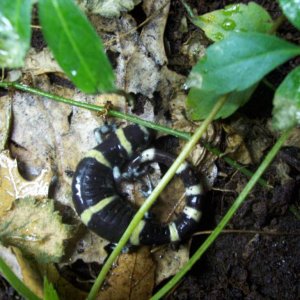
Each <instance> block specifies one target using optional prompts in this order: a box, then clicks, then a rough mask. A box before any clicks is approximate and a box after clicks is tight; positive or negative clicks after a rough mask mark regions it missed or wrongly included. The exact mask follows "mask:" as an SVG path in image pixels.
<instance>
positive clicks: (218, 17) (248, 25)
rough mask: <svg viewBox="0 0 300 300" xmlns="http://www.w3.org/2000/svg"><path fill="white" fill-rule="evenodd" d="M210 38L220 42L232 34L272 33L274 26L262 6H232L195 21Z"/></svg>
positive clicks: (253, 4)
mask: <svg viewBox="0 0 300 300" xmlns="http://www.w3.org/2000/svg"><path fill="white" fill-rule="evenodd" d="M193 21H194V23H195V25H197V26H199V27H200V28H201V29H202V30H203V31H204V32H205V34H206V36H207V37H208V38H210V39H211V40H213V41H220V40H222V39H223V38H224V37H226V36H228V34H229V33H230V32H261V33H267V32H270V30H271V29H272V26H273V21H272V18H271V17H270V15H269V13H268V12H267V11H266V10H265V9H264V8H263V7H261V6H260V5H258V4H256V3H254V2H250V3H249V4H248V5H245V4H232V5H228V6H226V7H225V8H224V9H220V10H215V11H213V12H210V13H207V14H205V15H202V16H199V17H198V18H196V19H194V20H193Z"/></svg>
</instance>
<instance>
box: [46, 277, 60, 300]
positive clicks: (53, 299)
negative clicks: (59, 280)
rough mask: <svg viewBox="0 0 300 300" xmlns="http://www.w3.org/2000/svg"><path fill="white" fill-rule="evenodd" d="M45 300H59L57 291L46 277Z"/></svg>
mask: <svg viewBox="0 0 300 300" xmlns="http://www.w3.org/2000/svg"><path fill="white" fill-rule="evenodd" d="M43 300H59V297H58V295H57V292H56V290H55V289H54V287H53V285H52V283H51V282H49V281H48V279H47V277H44V299H43Z"/></svg>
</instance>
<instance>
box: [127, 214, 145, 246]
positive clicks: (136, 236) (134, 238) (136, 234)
mask: <svg viewBox="0 0 300 300" xmlns="http://www.w3.org/2000/svg"><path fill="white" fill-rule="evenodd" d="M145 224H146V222H145V221H144V220H142V221H141V222H140V223H139V224H138V226H137V227H136V228H135V229H134V231H133V233H132V235H131V237H130V243H131V244H132V245H139V244H140V233H141V232H142V230H143V229H144V227H145Z"/></svg>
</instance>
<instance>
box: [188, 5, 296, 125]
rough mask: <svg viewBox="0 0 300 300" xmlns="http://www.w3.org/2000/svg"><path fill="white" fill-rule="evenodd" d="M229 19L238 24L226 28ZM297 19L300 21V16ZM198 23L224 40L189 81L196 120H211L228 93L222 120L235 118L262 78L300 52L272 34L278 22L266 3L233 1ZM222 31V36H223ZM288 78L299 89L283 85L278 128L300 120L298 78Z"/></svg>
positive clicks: (190, 108)
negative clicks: (287, 91)
mask: <svg viewBox="0 0 300 300" xmlns="http://www.w3.org/2000/svg"><path fill="white" fill-rule="evenodd" d="M281 2H294V1H281ZM286 7H287V5H286ZM293 8H294V9H295V11H293V15H294V14H296V15H300V6H299V5H298V6H297V7H296V6H295V5H294V6H293ZM229 17H230V18H231V19H232V20H233V21H234V23H235V26H233V27H234V28H233V27H232V28H227V30H226V29H224V26H223V29H222V24H224V22H225V20H228V18H229ZM226 18H227V19H226ZM290 18H291V17H290ZM290 18H289V19H290ZM294 20H296V21H295V24H296V23H297V18H296V17H295V18H294ZM193 21H194V23H195V24H197V25H199V26H200V27H201V28H202V29H203V30H204V31H205V33H206V34H207V36H208V37H209V38H211V39H214V40H219V41H217V42H215V43H214V44H212V45H211V46H210V47H208V48H207V51H206V54H205V56H204V57H203V58H202V59H200V61H199V62H198V63H197V64H196V65H195V67H194V68H193V69H192V71H191V73H190V76H189V78H188V80H187V82H186V84H185V86H186V88H190V91H189V94H188V99H187V110H188V115H189V117H190V118H191V119H193V120H202V119H205V118H206V117H207V115H208V113H209V112H210V111H211V109H212V107H213V106H214V105H215V103H216V102H217V100H218V99H219V98H220V97H222V96H224V95H226V96H227V102H226V103H225V105H224V106H223V108H222V109H221V111H220V112H219V113H218V114H217V116H216V118H226V117H228V116H230V115H231V114H232V113H233V112H235V111H236V110H237V109H238V108H239V107H240V106H242V105H244V104H245V103H246V102H247V101H248V100H249V99H250V97H251V94H252V93H253V92H254V90H255V87H256V86H257V84H258V82H259V81H260V80H261V79H262V78H263V77H264V76H265V75H266V74H268V73H269V72H270V71H272V70H273V69H274V68H276V67H278V66H279V65H281V64H282V63H284V62H286V61H287V60H289V59H291V58H293V57H295V56H297V55H299V54H300V47H299V46H297V45H294V44H291V43H288V42H286V41H285V40H283V39H281V38H278V37H276V36H274V35H271V34H270V32H271V31H272V28H271V27H272V25H274V22H273V21H272V20H271V19H270V16H269V14H268V13H267V12H266V11H265V10H264V9H263V8H262V7H260V6H258V5H257V4H254V3H251V2H250V3H249V4H248V5H243V4H236V5H231V6H229V7H226V8H224V9H221V10H218V11H214V12H211V13H209V14H205V15H204V16H200V17H199V18H193ZM299 23H300V22H298V23H297V24H298V25H299ZM229 29H230V30H229ZM216 35H219V38H218V39H216V38H215V37H216ZM221 35H222V39H221V40H220V36H221ZM289 76H290V75H289ZM289 76H288V77H289ZM287 80H288V82H291V81H293V83H290V84H289V85H290V86H291V85H292V86H293V87H294V89H293V92H290V93H289V94H287V93H283V92H282V88H279V89H278V91H277V93H276V96H275V99H274V106H275V108H274V112H273V113H274V124H275V127H276V128H278V129H285V128H289V127H292V126H294V125H296V124H299V114H300V111H299V104H298V103H297V104H296V103H295V101H296V98H297V94H296V86H297V83H296V81H297V79H296V77H295V75H294V76H293V78H292V79H287ZM283 84H285V85H286V84H287V83H286V82H284V83H283ZM298 87H299V83H298ZM278 94H279V95H281V96H280V97H279V96H278ZM286 97H289V100H287V98H286ZM279 98H280V99H281V101H279V100H278V99H279ZM279 103H280V104H279ZM283 103H284V104H283ZM281 109H284V110H285V112H283V111H281ZM282 118H284V120H283V119H282Z"/></svg>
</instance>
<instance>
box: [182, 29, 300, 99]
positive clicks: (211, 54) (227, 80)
mask: <svg viewBox="0 0 300 300" xmlns="http://www.w3.org/2000/svg"><path fill="white" fill-rule="evenodd" d="M299 53H300V47H298V46H295V45H293V44H290V43H288V42H286V41H284V40H282V39H280V38H277V37H275V36H271V35H267V34H262V33H250V32H249V33H231V34H230V35H229V36H228V38H226V39H224V40H222V41H220V42H216V43H214V44H213V45H211V46H210V47H208V48H207V52H206V55H205V56H204V57H203V58H202V59H201V60H200V61H199V62H198V63H197V64H196V66H195V67H194V68H193V69H192V71H191V74H190V76H189V78H188V80H187V82H186V84H185V87H187V88H188V87H195V88H198V89H202V90H206V91H210V92H212V93H214V94H215V95H224V94H227V93H230V92H233V91H243V90H245V89H247V88H249V87H250V86H252V85H253V84H255V83H256V82H258V81H259V80H261V79H262V78H263V77H264V76H265V75H266V74H267V73H269V72H270V71H271V70H273V69H274V68H276V67H277V66H279V65H280V64H282V63H284V62H285V61H287V60H288V59H290V58H292V57H293V56H296V55H298V54H299Z"/></svg>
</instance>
